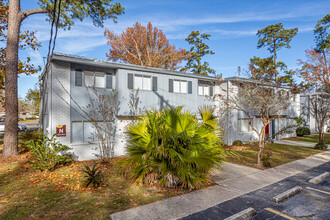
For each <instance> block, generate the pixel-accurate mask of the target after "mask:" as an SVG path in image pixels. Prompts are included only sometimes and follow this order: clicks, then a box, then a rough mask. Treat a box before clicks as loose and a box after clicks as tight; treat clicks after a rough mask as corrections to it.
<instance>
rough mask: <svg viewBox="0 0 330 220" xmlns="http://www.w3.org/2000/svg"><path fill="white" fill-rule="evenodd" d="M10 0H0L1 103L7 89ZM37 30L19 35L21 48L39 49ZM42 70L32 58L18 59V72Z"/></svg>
mask: <svg viewBox="0 0 330 220" xmlns="http://www.w3.org/2000/svg"><path fill="white" fill-rule="evenodd" d="M8 10H9V9H8V1H6V0H0V41H1V43H2V44H1V46H0V95H1V98H0V103H1V104H3V101H4V96H3V95H4V89H5V68H6V65H5V63H6V47H4V45H6V41H7V29H8ZM35 33H36V31H25V32H23V33H21V34H20V36H19V41H20V42H19V43H20V45H19V49H20V50H24V49H27V48H29V49H32V50H38V49H39V47H40V46H41V45H40V42H38V41H37V38H36V36H35ZM39 70H41V67H40V66H38V67H36V66H34V65H33V64H31V63H30V58H29V57H27V58H26V60H19V61H18V74H21V73H25V74H26V75H31V74H34V73H36V72H38V71H39Z"/></svg>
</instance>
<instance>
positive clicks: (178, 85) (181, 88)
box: [173, 80, 188, 93]
mask: <svg viewBox="0 0 330 220" xmlns="http://www.w3.org/2000/svg"><path fill="white" fill-rule="evenodd" d="M187 84H188V83H187V81H183V80H173V92H176V93H187V90H188V86H187Z"/></svg>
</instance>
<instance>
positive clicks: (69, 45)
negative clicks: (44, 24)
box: [56, 37, 106, 54]
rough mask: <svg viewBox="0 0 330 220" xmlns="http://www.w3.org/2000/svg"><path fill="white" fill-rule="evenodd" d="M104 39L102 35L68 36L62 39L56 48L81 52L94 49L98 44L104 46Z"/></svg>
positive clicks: (63, 50) (72, 52) (74, 52)
mask: <svg viewBox="0 0 330 220" xmlns="http://www.w3.org/2000/svg"><path fill="white" fill-rule="evenodd" d="M105 45H106V39H105V38H104V37H101V38H100V37H88V38H79V39H74V38H69V39H65V40H62V41H61V42H60V43H59V44H58V47H57V49H56V50H58V51H61V52H63V53H71V54H76V53H81V52H86V51H89V50H92V49H94V48H95V47H98V46H105Z"/></svg>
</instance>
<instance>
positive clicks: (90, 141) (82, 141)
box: [70, 121, 97, 144]
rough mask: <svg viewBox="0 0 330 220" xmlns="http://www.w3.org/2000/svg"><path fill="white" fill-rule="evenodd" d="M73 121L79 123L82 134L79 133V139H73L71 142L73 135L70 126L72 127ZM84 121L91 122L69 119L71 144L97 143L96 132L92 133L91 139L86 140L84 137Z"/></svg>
mask: <svg viewBox="0 0 330 220" xmlns="http://www.w3.org/2000/svg"><path fill="white" fill-rule="evenodd" d="M73 123H81V126H82V129H81V132H82V134H81V141H75V142H73V138H72V137H73V130H72V128H73V126H72V124H73ZM86 123H92V122H91V121H71V131H70V134H71V143H72V144H82V143H83V144H88V143H97V137H96V135H97V134H95V133H93V134H92V136H93V138H92V139H88V140H87V139H86V138H85V124H86ZM91 126H92V127H93V124H91ZM94 129H95V128H94ZM85 139H86V141H85Z"/></svg>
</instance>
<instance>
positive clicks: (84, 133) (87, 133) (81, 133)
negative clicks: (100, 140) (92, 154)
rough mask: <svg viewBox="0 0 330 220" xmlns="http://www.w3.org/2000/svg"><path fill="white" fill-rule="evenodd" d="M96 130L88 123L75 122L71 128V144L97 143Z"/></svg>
mask: <svg viewBox="0 0 330 220" xmlns="http://www.w3.org/2000/svg"><path fill="white" fill-rule="evenodd" d="M96 135H97V134H96V131H95V128H94V127H93V124H92V123H91V122H88V121H73V122H72V126H71V142H72V143H82V142H94V141H97V136H96Z"/></svg>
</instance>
